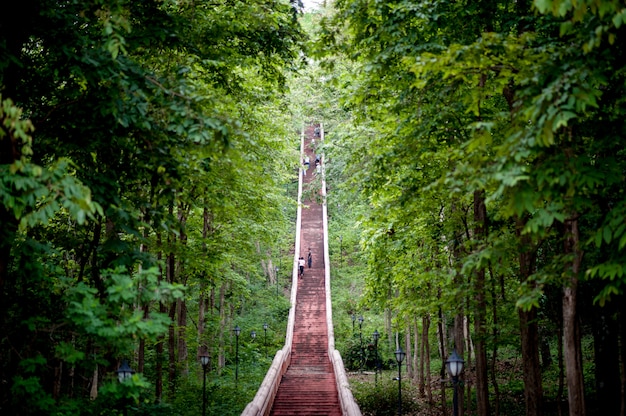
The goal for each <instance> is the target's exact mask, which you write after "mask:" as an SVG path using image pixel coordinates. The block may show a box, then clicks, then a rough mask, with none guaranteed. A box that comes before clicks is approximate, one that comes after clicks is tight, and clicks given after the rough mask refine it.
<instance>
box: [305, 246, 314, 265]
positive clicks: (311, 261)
mask: <svg viewBox="0 0 626 416" xmlns="http://www.w3.org/2000/svg"><path fill="white" fill-rule="evenodd" d="M306 261H307V263H308V264H309V269H310V268H311V264H312V263H313V255H312V254H311V247H309V254H308V256H307V258H306Z"/></svg>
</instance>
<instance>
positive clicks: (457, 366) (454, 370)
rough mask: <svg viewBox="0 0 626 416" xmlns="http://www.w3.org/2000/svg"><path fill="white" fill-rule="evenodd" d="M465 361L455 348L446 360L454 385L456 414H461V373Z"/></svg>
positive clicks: (453, 402) (456, 415) (453, 403)
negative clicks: (459, 392)
mask: <svg viewBox="0 0 626 416" xmlns="http://www.w3.org/2000/svg"><path fill="white" fill-rule="evenodd" d="M464 363H465V361H463V359H462V358H461V357H460V356H459V355H458V354H457V353H456V350H453V351H452V354H450V357H448V359H447V360H446V370H447V371H448V374H450V377H452V385H453V387H454V395H453V396H452V407H453V411H454V413H453V414H454V416H458V415H459V396H458V386H459V375H460V374H461V371H463V364H464Z"/></svg>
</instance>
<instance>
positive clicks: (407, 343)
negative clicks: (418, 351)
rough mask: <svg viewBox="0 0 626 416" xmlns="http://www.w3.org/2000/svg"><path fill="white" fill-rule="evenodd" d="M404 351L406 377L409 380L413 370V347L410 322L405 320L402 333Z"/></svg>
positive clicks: (411, 377)
mask: <svg viewBox="0 0 626 416" xmlns="http://www.w3.org/2000/svg"><path fill="white" fill-rule="evenodd" d="M404 351H405V352H406V359H405V362H406V379H407V380H411V379H413V376H414V371H413V347H412V342H411V323H410V322H407V325H406V333H405V335H404Z"/></svg>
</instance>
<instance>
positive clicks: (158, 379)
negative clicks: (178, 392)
mask: <svg viewBox="0 0 626 416" xmlns="http://www.w3.org/2000/svg"><path fill="white" fill-rule="evenodd" d="M156 245H157V247H158V252H157V259H158V260H159V264H160V262H161V260H162V256H163V255H162V253H163V251H162V249H161V234H160V233H157V236H156ZM159 269H160V270H159V275H158V282H159V283H161V281H162V280H163V269H162V268H159ZM165 312H166V310H165V305H164V304H163V302H159V313H161V314H165ZM164 341H165V336H164V335H159V336H158V337H157V343H156V346H155V347H156V348H155V354H156V357H155V358H156V363H155V365H154V368H155V381H154V396H155V400H156V402H157V403H161V402H162V401H163V342H164Z"/></svg>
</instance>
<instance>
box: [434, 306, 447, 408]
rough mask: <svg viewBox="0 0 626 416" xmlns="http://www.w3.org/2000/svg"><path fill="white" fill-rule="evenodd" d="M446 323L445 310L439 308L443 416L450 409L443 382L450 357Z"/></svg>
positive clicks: (438, 323)
mask: <svg viewBox="0 0 626 416" xmlns="http://www.w3.org/2000/svg"><path fill="white" fill-rule="evenodd" d="M444 328H445V325H444V321H443V310H442V309H441V307H439V311H438V319H437V334H438V335H439V337H438V341H439V342H438V344H439V354H440V358H441V363H442V365H441V369H440V370H439V379H440V380H442V381H441V414H442V415H443V416H446V415H447V414H448V409H447V407H446V388H445V384H444V382H443V380H446V379H447V374H446V366H445V364H444V362H445V360H446V357H447V355H448V353H447V351H446V343H445V339H446V338H445V337H444Z"/></svg>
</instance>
